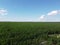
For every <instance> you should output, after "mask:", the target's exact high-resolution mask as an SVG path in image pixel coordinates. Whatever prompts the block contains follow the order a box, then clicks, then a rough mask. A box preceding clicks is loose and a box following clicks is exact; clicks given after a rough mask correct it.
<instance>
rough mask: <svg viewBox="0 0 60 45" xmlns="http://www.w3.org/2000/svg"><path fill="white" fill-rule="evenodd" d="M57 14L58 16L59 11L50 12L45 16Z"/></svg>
mask: <svg viewBox="0 0 60 45" xmlns="http://www.w3.org/2000/svg"><path fill="white" fill-rule="evenodd" d="M57 14H60V10H54V11H51V12H49V13H48V14H47V15H49V16H52V15H57Z"/></svg>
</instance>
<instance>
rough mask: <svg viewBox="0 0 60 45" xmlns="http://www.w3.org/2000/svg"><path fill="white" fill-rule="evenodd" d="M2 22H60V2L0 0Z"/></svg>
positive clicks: (49, 0) (51, 0)
mask: <svg viewBox="0 0 60 45" xmlns="http://www.w3.org/2000/svg"><path fill="white" fill-rule="evenodd" d="M0 21H60V0H0Z"/></svg>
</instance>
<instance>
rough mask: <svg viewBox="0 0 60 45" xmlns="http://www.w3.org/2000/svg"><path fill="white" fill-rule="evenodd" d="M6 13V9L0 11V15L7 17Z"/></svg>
mask: <svg viewBox="0 0 60 45" xmlns="http://www.w3.org/2000/svg"><path fill="white" fill-rule="evenodd" d="M7 14H8V11H7V10H6V9H0V15H7Z"/></svg>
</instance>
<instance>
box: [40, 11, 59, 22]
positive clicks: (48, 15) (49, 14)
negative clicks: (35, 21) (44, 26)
mask: <svg viewBox="0 0 60 45" xmlns="http://www.w3.org/2000/svg"><path fill="white" fill-rule="evenodd" d="M58 14H60V10H53V11H50V12H48V13H47V14H44V15H41V16H40V18H39V19H40V21H47V20H48V17H52V19H51V20H49V21H52V20H53V21H58V20H57V19H55V15H58Z"/></svg>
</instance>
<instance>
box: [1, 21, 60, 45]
mask: <svg viewBox="0 0 60 45" xmlns="http://www.w3.org/2000/svg"><path fill="white" fill-rule="evenodd" d="M0 45H60V22H0Z"/></svg>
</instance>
